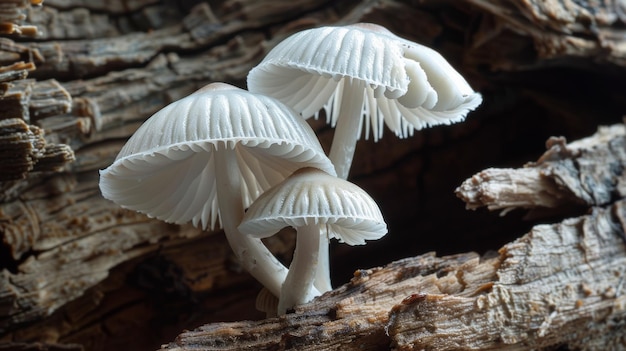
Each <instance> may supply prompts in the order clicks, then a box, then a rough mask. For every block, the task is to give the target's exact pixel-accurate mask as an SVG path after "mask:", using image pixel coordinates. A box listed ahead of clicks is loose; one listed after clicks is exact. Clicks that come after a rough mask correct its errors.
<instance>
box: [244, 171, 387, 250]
mask: <svg viewBox="0 0 626 351" xmlns="http://www.w3.org/2000/svg"><path fill="white" fill-rule="evenodd" d="M311 224H320V225H326V228H327V229H328V234H329V236H330V237H334V238H337V239H339V241H341V242H345V243H347V244H349V245H363V244H365V240H376V239H380V238H381V237H382V236H384V235H385V234H387V224H386V223H385V220H384V219H383V216H382V214H381V213H380V209H379V208H378V205H377V204H376V202H375V201H374V200H373V199H372V198H371V197H370V196H369V195H368V194H367V193H366V192H365V191H364V190H363V189H361V188H360V187H358V186H357V185H354V184H352V183H350V182H348V181H346V180H343V179H340V178H337V177H334V176H331V175H329V174H327V173H325V172H322V171H320V170H317V169H311V168H306V169H301V170H298V171H297V172H295V173H294V174H293V175H292V176H290V177H289V178H287V179H285V180H284V181H283V182H281V183H280V184H278V185H276V186H274V187H273V188H271V189H270V190H268V191H266V192H265V193H263V194H262V195H261V196H259V198H258V199H257V200H256V201H254V202H253V203H252V205H250V207H249V208H248V210H247V211H246V214H245V215H244V217H243V220H242V222H241V224H240V225H239V230H240V231H241V232H242V233H244V234H249V235H252V236H255V237H258V238H265V237H268V236H272V235H274V234H275V233H276V232H277V231H279V230H280V229H281V228H284V227H286V226H291V227H295V228H297V227H303V226H305V225H311Z"/></svg>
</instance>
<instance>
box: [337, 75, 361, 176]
mask: <svg viewBox="0 0 626 351" xmlns="http://www.w3.org/2000/svg"><path fill="white" fill-rule="evenodd" d="M339 86H340V87H341V88H340V91H338V92H337V96H335V98H339V99H341V100H340V102H339V110H335V109H333V112H332V113H333V115H334V114H335V113H337V112H338V113H342V114H343V116H341V118H338V120H337V126H336V127H335V135H334V136H333V143H332V146H331V148H330V153H329V155H328V158H330V160H331V162H332V163H333V165H334V166H335V170H336V171H337V176H338V177H339V178H341V179H347V178H348V173H349V172H350V166H351V165H352V158H353V156H354V150H355V149H356V142H357V140H358V139H359V134H360V132H361V128H360V124H361V122H362V114H363V99H364V95H365V83H363V82H362V81H360V80H357V79H350V78H345V79H344V80H343V84H340V85H339Z"/></svg>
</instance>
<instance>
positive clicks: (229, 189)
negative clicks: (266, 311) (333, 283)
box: [213, 146, 287, 296]
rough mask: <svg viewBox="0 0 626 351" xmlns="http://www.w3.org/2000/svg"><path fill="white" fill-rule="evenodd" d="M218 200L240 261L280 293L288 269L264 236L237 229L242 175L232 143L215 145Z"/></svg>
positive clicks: (229, 238) (241, 208)
mask: <svg viewBox="0 0 626 351" xmlns="http://www.w3.org/2000/svg"><path fill="white" fill-rule="evenodd" d="M213 151H214V152H215V153H214V154H215V169H216V172H215V173H216V175H215V180H216V182H217V203H218V206H219V208H220V216H221V221H222V227H223V228H224V233H225V234H226V239H227V240H228V243H229V244H230V247H231V248H232V249H233V251H234V253H235V256H236V257H237V260H238V261H239V263H240V264H241V265H242V267H243V268H244V269H245V270H246V271H248V272H249V273H250V274H251V275H252V276H253V277H254V278H255V279H256V280H257V281H259V282H260V283H261V284H263V286H265V287H266V288H267V289H268V290H269V291H271V292H272V294H274V296H280V291H281V287H282V284H283V281H284V280H285V278H286V277H287V268H286V267H285V266H284V265H283V264H282V263H280V262H279V261H278V260H277V259H276V257H274V255H272V253H271V252H270V251H269V250H268V249H267V247H265V245H264V244H263V242H262V241H261V239H257V238H253V237H251V236H249V235H244V234H242V233H241V232H240V231H239V229H238V228H237V227H238V226H239V224H240V223H241V219H242V218H243V214H244V208H243V203H242V194H241V175H240V171H239V165H238V164H237V156H236V154H235V151H234V150H233V149H230V148H228V146H226V147H224V148H222V147H215V149H214V150H213Z"/></svg>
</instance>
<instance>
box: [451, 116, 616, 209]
mask: <svg viewBox="0 0 626 351" xmlns="http://www.w3.org/2000/svg"><path fill="white" fill-rule="evenodd" d="M546 146H547V149H548V150H547V151H546V152H545V153H544V154H543V155H542V156H541V157H540V158H539V160H538V161H537V162H533V163H529V164H527V165H526V166H525V167H524V168H520V169H511V168H507V169H501V168H490V169H487V170H484V171H481V172H480V173H478V174H476V175H474V176H473V177H472V178H470V179H468V180H466V181H465V182H464V183H463V184H462V185H461V186H460V187H459V188H457V190H456V194H457V196H458V197H459V198H461V199H462V200H463V201H465V202H466V206H467V208H468V209H477V208H480V207H483V206H484V207H487V208H488V209H489V210H503V213H506V212H508V211H510V210H513V209H516V208H527V209H528V208H536V207H545V208H558V207H567V206H568V205H578V206H601V205H606V204H610V203H611V202H613V201H614V200H615V199H619V198H623V197H624V196H626V168H624V165H626V128H625V127H624V125H623V124H616V125H613V126H610V127H600V128H599V129H598V132H597V133H596V134H594V135H593V136H590V137H588V138H584V139H581V140H577V141H574V142H572V143H570V144H566V143H565V139H564V138H551V139H550V140H548V142H547V143H546Z"/></svg>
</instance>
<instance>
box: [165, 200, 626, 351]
mask: <svg viewBox="0 0 626 351" xmlns="http://www.w3.org/2000/svg"><path fill="white" fill-rule="evenodd" d="M625 230H626V200H621V201H619V202H616V203H615V204H614V205H612V206H609V207H607V208H594V210H593V212H592V213H591V214H589V215H586V216H582V217H578V218H572V219H567V220H564V221H563V222H562V223H558V224H554V225H538V226H536V227H534V228H533V229H532V230H531V231H530V232H529V233H528V234H526V235H525V236H523V237H522V238H520V239H519V240H517V241H515V242H512V243H510V244H507V245H505V246H504V247H502V248H501V249H500V250H499V253H498V255H496V256H495V257H482V258H481V257H479V255H477V254H472V253H468V254H462V255H455V256H447V257H436V256H435V255H433V254H428V255H422V256H418V257H415V258H409V259H405V260H401V261H397V262H393V263H391V264H389V265H387V266H385V267H382V268H374V269H369V270H359V271H357V272H355V276H354V278H353V279H352V280H351V281H350V283H348V284H345V285H343V286H341V287H340V288H338V289H335V290H333V291H331V292H328V293H326V294H324V295H322V296H321V297H318V298H316V299H315V300H313V301H312V302H310V303H308V304H305V305H302V306H297V307H296V308H295V310H294V311H293V312H291V313H288V314H286V315H284V316H282V317H277V318H271V319H266V320H262V321H241V322H234V323H216V324H209V325H204V326H202V327H200V328H197V329H195V330H192V331H187V332H183V333H182V334H181V335H179V336H178V338H177V339H176V340H175V341H174V342H172V343H170V344H168V345H164V347H163V348H162V350H176V351H185V350H241V349H242V348H251V349H255V350H292V349H293V350H320V349H323V350H380V349H384V348H388V347H391V348H394V349H398V350H529V349H551V348H553V347H555V346H559V345H561V346H563V345H566V346H568V347H570V348H571V349H580V350H620V349H626V338H625V337H624V336H625V335H624V330H625V328H626V269H625V268H624V267H626V243H625V241H624V232H625Z"/></svg>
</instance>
